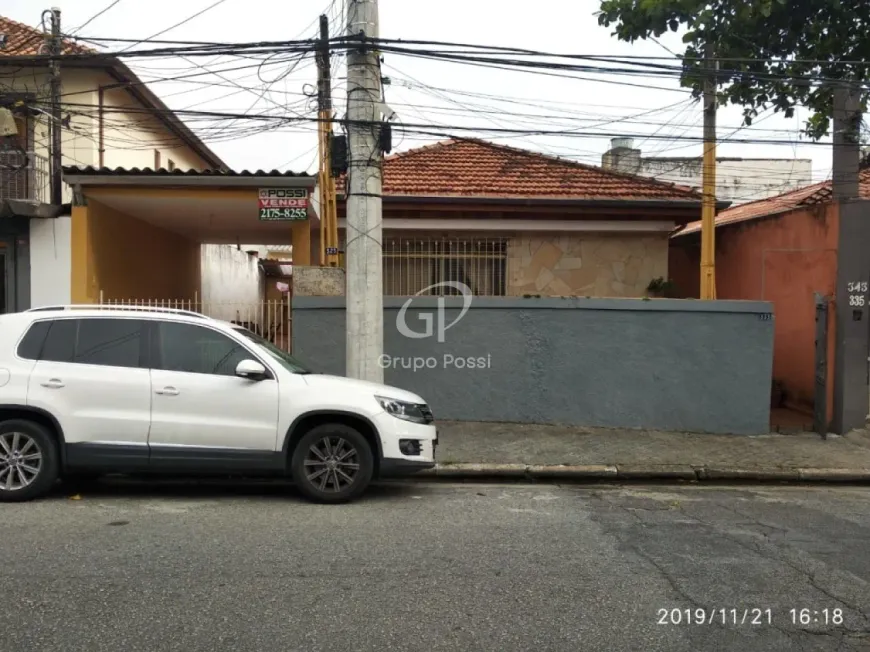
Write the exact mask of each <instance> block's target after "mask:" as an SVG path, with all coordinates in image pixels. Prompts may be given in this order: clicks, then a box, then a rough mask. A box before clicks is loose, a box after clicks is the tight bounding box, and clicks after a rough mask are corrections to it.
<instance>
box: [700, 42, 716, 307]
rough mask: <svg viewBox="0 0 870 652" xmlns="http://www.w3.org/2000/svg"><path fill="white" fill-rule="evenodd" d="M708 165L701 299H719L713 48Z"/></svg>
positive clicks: (709, 55) (707, 63)
mask: <svg viewBox="0 0 870 652" xmlns="http://www.w3.org/2000/svg"><path fill="white" fill-rule="evenodd" d="M704 67H705V71H704V72H705V74H704V164H703V177H704V178H703V200H702V201H703V203H702V206H701V298H702V299H715V298H716V71H717V70H718V68H719V63H718V61H717V62H715V64H714V61H713V46H712V44H710V43H708V44H707V51H706V56H705V58H704Z"/></svg>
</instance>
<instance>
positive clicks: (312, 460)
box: [290, 423, 374, 503]
mask: <svg viewBox="0 0 870 652" xmlns="http://www.w3.org/2000/svg"><path fill="white" fill-rule="evenodd" d="M290 470H291V473H292V474H293V481H294V482H295V483H296V486H297V487H299V490H300V491H301V492H302V493H303V494H304V495H305V496H306V497H307V498H309V499H310V500H314V501H316V502H319V503H345V502H348V501H351V500H353V499H354V498H357V497H359V496H360V494H362V493H363V492H364V491H365V490H366V488H367V487H368V486H369V483H370V482H371V479H372V474H373V472H374V457H373V454H372V449H371V446H370V445H369V443H368V441H366V438H365V437H363V436H362V434H360V432H359V431H358V430H355V429H354V428H351V427H350V426H346V425H344V424H340V423H327V424H323V425H320V426H316V427H315V428H312V429H311V430H310V431H309V432H307V433H306V434H305V435H303V437H302V439H300V440H299V443H298V444H297V445H296V449H295V450H294V451H293V459H292V460H291V463H290Z"/></svg>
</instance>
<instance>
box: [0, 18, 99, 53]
mask: <svg viewBox="0 0 870 652" xmlns="http://www.w3.org/2000/svg"><path fill="white" fill-rule="evenodd" d="M0 34H5V35H6V38H7V41H6V47H5V48H3V49H2V50H0V57H13V56H14V57H32V56H35V55H38V54H46V52H45V50H44V49H43V48H42V46H43V44H44V43H45V34H43V33H42V31H41V30H39V29H37V28H35V27H30V26H29V25H25V24H23V23H19V22H17V21H15V20H11V19H10V18H5V17H4V16H0ZM95 51H96V50H93V49H91V48H88V47H85V46H83V45H79V44H78V43H75V42H74V41H70V40H67V39H64V41H63V54H88V53H90V52H95Z"/></svg>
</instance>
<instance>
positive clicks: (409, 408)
mask: <svg viewBox="0 0 870 652" xmlns="http://www.w3.org/2000/svg"><path fill="white" fill-rule="evenodd" d="M375 399H377V401H378V403H380V405H381V407H382V408H384V412H386V413H388V414H392V415H393V416H394V417H396V418H397V419H404V420H405V421H413V422H414V423H430V422H431V421H432V413H431V412H430V411H429V408H428V407H426V406H425V405H418V404H416V403H407V402H405V401H399V400H397V399H394V398H387V397H385V396H375Z"/></svg>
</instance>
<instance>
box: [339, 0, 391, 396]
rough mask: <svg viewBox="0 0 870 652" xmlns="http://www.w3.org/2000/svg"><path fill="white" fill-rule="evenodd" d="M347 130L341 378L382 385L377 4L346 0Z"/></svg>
mask: <svg viewBox="0 0 870 652" xmlns="http://www.w3.org/2000/svg"><path fill="white" fill-rule="evenodd" d="M347 35H348V37H349V38H351V39H357V40H358V41H359V42H360V45H359V47H352V43H349V44H348V52H347V121H348V123H347V130H348V141H349V150H350V161H349V164H348V172H347V184H346V187H347V229H346V234H347V244H346V247H345V261H346V270H347V292H346V294H347V311H346V314H347V375H348V376H350V377H351V378H359V379H361V380H369V381H373V382H379V383H380V382H383V379H384V370H383V368H382V367H381V365H380V357H381V355H382V354H383V351H384V283H383V260H382V257H381V256H382V250H381V239H382V231H383V223H382V218H383V215H382V209H381V188H382V182H383V177H382V175H383V172H382V161H383V152H382V151H381V146H380V139H379V135H380V126H379V125H380V122H381V67H380V61H379V56H378V53H377V48H376V47H375V44H373V43H372V42H371V41H370V40H369V42H366V41H367V39H377V38H378V37H379V33H378V3H377V0H349V2H348V5H347Z"/></svg>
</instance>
